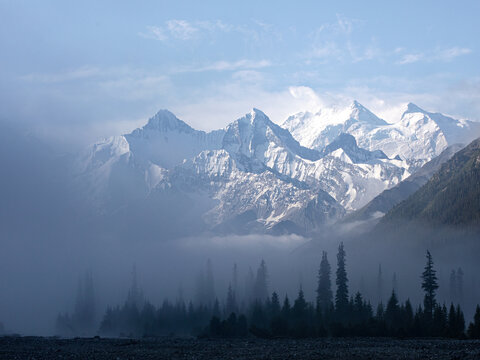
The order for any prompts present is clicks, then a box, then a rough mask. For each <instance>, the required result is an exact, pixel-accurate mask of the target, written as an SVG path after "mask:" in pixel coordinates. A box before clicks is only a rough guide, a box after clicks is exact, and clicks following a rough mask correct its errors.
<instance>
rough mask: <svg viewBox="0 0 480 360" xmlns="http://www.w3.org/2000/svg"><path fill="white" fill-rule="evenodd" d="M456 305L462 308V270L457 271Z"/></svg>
mask: <svg viewBox="0 0 480 360" xmlns="http://www.w3.org/2000/svg"><path fill="white" fill-rule="evenodd" d="M457 303H458V304H460V305H462V306H463V270H462V268H461V267H459V268H458V269H457Z"/></svg>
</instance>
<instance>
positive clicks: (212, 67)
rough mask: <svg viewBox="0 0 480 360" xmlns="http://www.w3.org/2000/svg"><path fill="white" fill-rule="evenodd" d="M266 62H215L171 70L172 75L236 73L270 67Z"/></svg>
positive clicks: (242, 60)
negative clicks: (209, 72)
mask: <svg viewBox="0 0 480 360" xmlns="http://www.w3.org/2000/svg"><path fill="white" fill-rule="evenodd" d="M271 65H272V63H271V62H270V61H268V60H249V59H241V60H237V61H216V62H214V63H212V64H209V65H203V66H187V67H181V68H177V69H174V70H173V73H186V72H204V71H236V70H241V69H261V68H265V67H269V66H271Z"/></svg>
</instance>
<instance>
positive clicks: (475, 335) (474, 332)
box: [468, 305, 480, 339]
mask: <svg viewBox="0 0 480 360" xmlns="http://www.w3.org/2000/svg"><path fill="white" fill-rule="evenodd" d="M468 337H469V338H470V339H480V306H479V305H477V308H476V310H475V315H474V317H473V322H471V323H470V325H469V326H468Z"/></svg>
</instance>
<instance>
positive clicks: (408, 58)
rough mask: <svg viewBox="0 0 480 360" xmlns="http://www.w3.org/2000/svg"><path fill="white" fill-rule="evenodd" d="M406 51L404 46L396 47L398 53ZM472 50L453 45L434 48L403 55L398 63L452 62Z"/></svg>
mask: <svg viewBox="0 0 480 360" xmlns="http://www.w3.org/2000/svg"><path fill="white" fill-rule="evenodd" d="M402 51H404V49H403V48H397V49H395V52H396V53H401V52H402ZM471 52H472V50H471V49H469V48H462V47H457V46H456V47H452V48H447V49H440V48H437V49H434V50H431V51H428V52H417V53H407V54H404V55H402V57H401V58H400V60H398V61H397V62H396V63H397V64H398V65H405V64H413V63H417V62H435V61H440V62H450V61H452V60H454V59H455V58H457V57H459V56H463V55H468V54H470V53H471Z"/></svg>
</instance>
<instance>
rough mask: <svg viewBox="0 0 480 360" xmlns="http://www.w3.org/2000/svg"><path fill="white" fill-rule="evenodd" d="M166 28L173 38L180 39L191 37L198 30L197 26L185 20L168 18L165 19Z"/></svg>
mask: <svg viewBox="0 0 480 360" xmlns="http://www.w3.org/2000/svg"><path fill="white" fill-rule="evenodd" d="M167 29H168V31H169V32H170V34H171V35H172V36H173V37H174V38H176V39H180V40H189V39H192V38H193V37H195V35H196V34H197V33H198V31H199V29H198V28H196V27H195V26H193V25H192V24H190V23H189V22H188V21H186V20H169V21H167Z"/></svg>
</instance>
